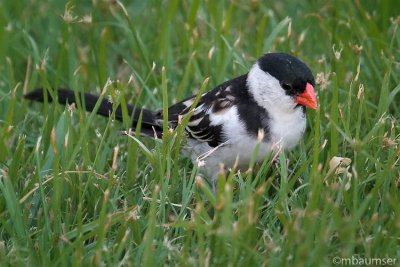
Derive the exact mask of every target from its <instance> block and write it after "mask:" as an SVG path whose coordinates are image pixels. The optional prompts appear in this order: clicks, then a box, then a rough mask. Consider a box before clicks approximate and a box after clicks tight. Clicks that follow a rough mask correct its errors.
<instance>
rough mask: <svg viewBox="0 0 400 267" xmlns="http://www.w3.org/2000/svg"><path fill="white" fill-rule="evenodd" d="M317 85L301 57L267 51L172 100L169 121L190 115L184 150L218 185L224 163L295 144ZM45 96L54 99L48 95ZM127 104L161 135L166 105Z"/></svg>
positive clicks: (70, 94)
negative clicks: (208, 86)
mask: <svg viewBox="0 0 400 267" xmlns="http://www.w3.org/2000/svg"><path fill="white" fill-rule="evenodd" d="M314 87H315V79H314V76H313V74H312V71H311V69H310V68H309V67H308V66H307V65H306V64H305V63H304V62H302V61H301V60H300V59H298V58H296V57H295V56H293V55H290V54H288V53H283V52H271V53H266V54H264V55H262V56H261V57H260V58H258V60H257V61H256V62H255V63H254V64H253V65H252V66H251V67H250V69H249V71H248V72H247V73H246V74H243V75H241V76H238V77H236V78H234V79H231V80H228V81H225V82H223V83H222V84H220V85H218V86H216V87H215V88H214V89H212V90H210V91H208V92H205V93H203V94H202V95H201V96H199V98H196V97H197V96H196V95H193V96H190V97H188V98H185V99H183V100H181V101H179V102H177V103H176V104H173V105H171V106H170V107H169V108H168V117H167V120H168V127H170V128H172V129H175V128H176V127H177V126H178V125H179V123H180V121H181V120H182V117H184V116H190V117H189V121H188V123H187V125H186V126H185V134H186V136H187V144H186V145H185V148H184V153H185V154H187V155H188V156H189V157H190V158H191V160H192V161H193V163H195V164H197V165H198V166H199V171H200V173H201V174H203V175H204V176H205V177H206V179H207V180H208V181H210V182H211V183H212V184H213V187H214V186H215V185H216V181H217V178H218V174H219V172H220V170H221V166H224V167H226V168H231V167H233V166H236V167H237V168H238V169H243V168H248V167H249V163H250V161H251V160H252V158H253V157H254V156H255V159H256V161H257V162H262V161H263V160H264V159H265V158H266V157H267V156H269V155H271V153H272V152H273V151H278V150H280V149H283V150H291V149H293V148H294V147H295V146H296V145H297V144H298V143H299V142H300V140H301V138H302V136H303V134H304V132H305V129H306V108H307V107H308V108H311V109H316V108H317V106H318V101H317V97H316V94H315V89H314ZM45 94H47V91H46V90H43V89H41V88H39V89H36V90H34V91H32V92H29V93H27V94H26V95H24V97H25V98H26V99H29V100H34V101H39V102H44V101H45V100H44V99H45V98H46V97H45ZM78 96H79V97H80V98H81V99H82V100H83V103H84V105H83V106H84V108H85V109H86V110H87V111H89V112H91V111H93V109H94V107H95V104H96V103H97V101H98V100H99V96H96V95H92V94H89V93H79V94H78ZM47 99H48V101H49V102H51V101H53V99H52V98H51V97H50V96H48V97H47ZM57 101H58V102H59V103H60V104H63V105H65V104H67V103H69V104H72V103H74V102H76V96H75V93H74V91H73V90H70V89H62V88H60V89H58V90H57ZM127 110H128V113H129V114H130V117H131V118H132V129H133V130H134V129H136V126H137V124H138V121H139V117H140V116H141V135H144V136H148V137H151V138H158V137H161V136H162V133H163V123H164V120H165V119H166V118H164V115H163V111H162V110H155V111H153V110H149V109H145V108H140V107H136V106H133V105H128V106H127ZM112 111H113V104H112V103H110V102H109V101H107V100H106V99H102V101H101V103H100V105H99V108H98V110H97V113H98V114H99V115H102V116H105V117H108V116H110V114H111V112H112ZM189 114H190V115H189ZM115 118H116V119H117V120H120V121H122V110H121V107H118V108H117V109H116V111H115ZM256 147H257V153H256V155H253V154H254V151H255V148H256Z"/></svg>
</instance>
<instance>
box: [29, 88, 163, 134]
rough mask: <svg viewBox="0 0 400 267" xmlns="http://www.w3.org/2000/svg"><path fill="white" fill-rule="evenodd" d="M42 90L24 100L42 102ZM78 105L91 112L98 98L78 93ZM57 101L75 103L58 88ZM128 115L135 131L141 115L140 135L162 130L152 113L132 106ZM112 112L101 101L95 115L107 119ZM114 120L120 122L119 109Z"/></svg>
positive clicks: (71, 95)
mask: <svg viewBox="0 0 400 267" xmlns="http://www.w3.org/2000/svg"><path fill="white" fill-rule="evenodd" d="M44 92H45V91H44V90H43V89H41V88H39V89H36V90H34V91H32V92H29V93H27V94H26V95H24V97H25V98H26V99H29V100H34V101H38V102H44V99H45V96H44ZM47 96H48V101H49V102H52V101H53V99H52V97H51V95H50V94H49V93H47ZM79 97H80V101H81V102H80V103H82V106H84V108H85V109H86V111H89V112H91V111H93V109H94V107H95V105H96V103H97V101H98V100H99V97H98V96H96V95H92V94H89V93H79ZM57 101H58V103H60V104H62V105H66V104H67V103H70V104H72V103H76V98H75V93H74V91H73V90H70V89H63V88H60V89H58V90H57ZM127 109H128V114H129V116H130V117H131V118H132V120H133V121H132V129H133V130H135V129H136V125H137V122H138V120H139V117H140V114H141V113H142V125H141V127H142V130H141V133H142V134H144V135H149V136H154V133H156V134H159V133H160V131H161V132H162V129H161V128H160V126H158V125H157V124H156V122H155V114H154V112H153V111H151V110H148V109H144V108H135V107H134V106H132V105H128V107H127ZM112 111H113V104H112V103H110V102H109V101H107V100H106V99H103V100H102V101H101V103H100V106H99V109H98V110H97V114H99V115H101V116H104V117H108V116H110V115H111V113H112ZM115 118H116V119H117V120H119V121H122V110H121V107H120V106H119V107H117V109H116V110H115Z"/></svg>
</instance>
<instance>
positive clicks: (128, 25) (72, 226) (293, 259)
mask: <svg viewBox="0 0 400 267" xmlns="http://www.w3.org/2000/svg"><path fill="white" fill-rule="evenodd" d="M399 15H400V7H399V5H398V2H397V1H395V0H387V1H344V0H337V1H333V0H332V1H312V0H310V1H298V2H293V1H257V0H253V1H239V0H237V1H201V0H194V1H185V2H184V1H177V0H175V1H174V0H171V1H121V2H119V1H105V0H104V1H102V0H93V1H69V2H65V1H58V0H57V1H56V0H54V1H35V0H27V1H1V2H0V36H1V41H0V192H1V195H0V262H1V265H4V266H7V265H8V266H81V265H89V266H98V265H100V264H103V265H107V266H116V265H120V266H137V265H144V266H160V265H179V266H210V265H211V266H227V265H229V266H259V265H261V266H331V265H333V264H334V262H333V261H332V260H333V258H334V257H342V258H348V257H352V256H354V255H357V257H364V258H392V259H397V264H398V263H399V261H400V239H399V233H400V206H399V203H400V193H399V188H400V171H399V169H400V168H399V156H400V147H399V140H400V139H399V136H400V131H399V116H400V108H399V107H400V105H399V103H400V97H399V94H398V93H399V91H400V83H399V80H400V77H399V73H400V63H399V60H400V46H399V45H400V34H399V30H398V27H399V24H400V17H399ZM268 51H284V52H288V53H292V54H293V55H295V56H297V57H299V58H300V59H302V60H303V61H305V62H306V63H307V64H308V65H309V66H310V67H311V69H312V70H313V72H314V74H315V75H316V77H317V82H318V86H317V94H318V98H319V102H320V109H319V110H318V111H317V112H313V111H309V112H308V128H307V132H306V135H305V138H304V141H303V142H302V143H301V144H300V146H298V147H297V148H296V149H295V150H294V151H292V152H286V153H282V154H281V155H279V159H280V163H279V164H276V165H273V164H271V162H270V159H266V160H265V162H264V163H263V164H260V166H259V167H258V168H257V170H258V171H255V172H253V173H242V174H239V175H235V176H234V175H233V174H230V175H229V177H228V179H227V180H226V182H225V181H223V180H220V181H219V185H218V191H219V192H218V194H217V195H214V194H212V193H211V191H210V189H209V188H208V186H207V185H206V184H205V182H204V181H202V180H201V179H199V178H198V177H197V174H196V170H195V167H193V165H192V164H191V163H190V162H189V161H188V160H186V159H184V158H182V157H180V156H179V143H180V135H178V138H174V133H172V134H171V135H167V136H165V138H164V142H163V143H162V144H161V143H157V142H154V141H152V140H147V139H143V138H139V141H135V140H133V139H130V138H127V137H126V136H121V135H120V134H119V131H120V130H122V129H126V128H127V127H128V126H129V122H127V121H126V122H124V123H122V124H121V123H116V122H114V121H113V120H112V118H110V119H106V118H101V117H99V116H97V115H94V114H89V113H86V112H84V111H82V110H80V109H78V110H75V111H74V110H71V109H68V108H66V107H63V106H60V105H57V104H52V105H42V104H33V103H28V102H27V101H24V100H23V98H22V95H23V93H26V92H28V91H29V90H32V89H34V88H37V87H45V88H54V87H70V88H74V89H76V90H79V91H87V92H92V93H98V94H100V93H101V91H102V90H103V88H106V96H105V97H109V98H110V100H112V101H113V102H114V103H115V106H117V104H118V103H121V105H125V104H126V102H129V103H133V104H139V105H142V106H145V107H149V108H157V109H159V108H162V106H163V103H164V104H166V103H172V102H173V101H175V100H180V99H183V98H184V97H186V96H189V95H192V94H195V93H196V92H198V91H199V90H200V87H201V85H202V84H203V81H204V80H205V79H206V77H210V81H209V83H208V86H207V88H206V90H209V89H211V88H212V87H213V86H216V85H218V84H219V83H221V82H223V81H225V80H227V79H231V78H233V77H236V76H238V75H241V74H243V73H245V72H247V70H248V68H249V67H250V66H251V64H253V63H254V62H255V60H256V59H257V58H258V57H259V56H261V55H262V54H263V53H265V52H268ZM163 67H164V68H163ZM163 96H164V97H163ZM125 101H126V102H125ZM334 156H337V157H343V158H348V159H350V160H351V164H350V165H348V166H347V165H346V164H345V163H346V162H347V160H346V159H345V160H344V161H343V164H342V165H341V166H340V168H338V169H333V168H332V166H330V164H329V163H330V162H331V159H332V158H333V157H334ZM331 165H332V162H331ZM346 166H347V167H346Z"/></svg>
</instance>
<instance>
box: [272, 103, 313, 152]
mask: <svg viewBox="0 0 400 267" xmlns="http://www.w3.org/2000/svg"><path fill="white" fill-rule="evenodd" d="M305 129H306V118H305V114H304V112H303V111H302V110H301V109H297V110H296V111H295V112H294V113H289V114H280V115H279V116H274V117H273V118H272V119H271V125H270V131H271V139H272V140H271V141H272V142H273V143H274V144H276V145H279V146H281V147H282V148H283V149H292V148H294V147H295V146H296V145H297V144H298V143H299V142H300V139H301V137H302V136H303V134H304V131H305Z"/></svg>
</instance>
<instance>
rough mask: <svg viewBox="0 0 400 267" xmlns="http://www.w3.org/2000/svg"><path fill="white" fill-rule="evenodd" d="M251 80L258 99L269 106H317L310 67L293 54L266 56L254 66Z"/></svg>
mask: <svg viewBox="0 0 400 267" xmlns="http://www.w3.org/2000/svg"><path fill="white" fill-rule="evenodd" d="M247 83H248V86H249V89H250V91H251V92H252V93H253V95H254V97H255V99H256V101H258V102H259V104H260V105H262V106H264V107H266V108H267V109H270V108H273V109H284V110H287V111H291V110H294V109H296V108H297V107H299V106H305V107H309V108H312V109H316V108H317V104H318V102H317V97H316V95H315V91H314V86H315V79H314V76H313V74H312V72H311V70H310V68H309V67H308V66H307V65H306V64H305V63H303V62H302V61H300V60H299V59H297V58H296V57H294V56H291V55H289V54H285V53H268V54H265V55H263V56H262V57H261V58H259V59H258V60H257V62H256V63H255V64H254V66H253V67H252V68H251V70H250V72H249V74H248V78H247Z"/></svg>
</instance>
